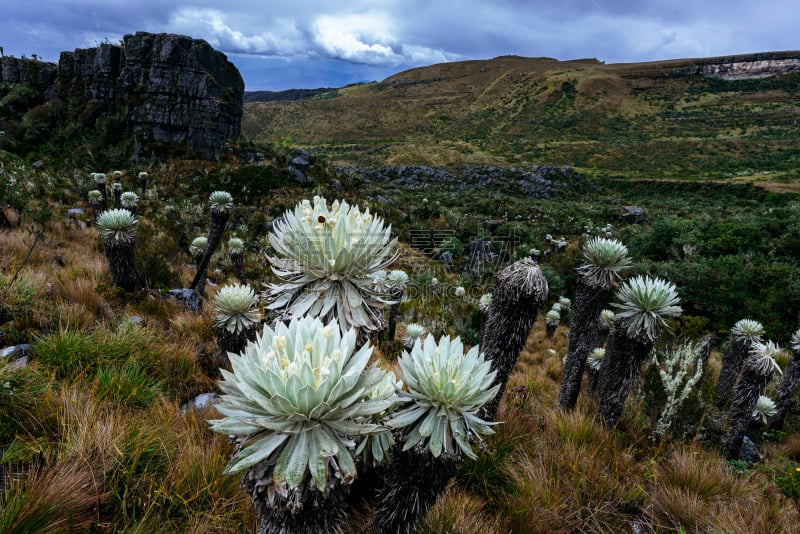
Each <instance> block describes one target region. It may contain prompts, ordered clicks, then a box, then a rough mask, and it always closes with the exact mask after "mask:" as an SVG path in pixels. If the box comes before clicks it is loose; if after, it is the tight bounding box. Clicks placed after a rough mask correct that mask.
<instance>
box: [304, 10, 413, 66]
mask: <svg viewBox="0 0 800 534" xmlns="http://www.w3.org/2000/svg"><path fill="white" fill-rule="evenodd" d="M390 28H391V21H390V19H389V17H388V16H387V15H385V14H382V13H376V12H371V13H354V14H347V15H320V16H318V17H317V18H316V19H315V20H314V22H313V23H312V24H311V32H312V39H313V40H314V42H315V43H316V44H317V45H318V46H319V48H320V49H321V51H323V52H324V53H325V55H328V56H331V57H336V58H341V59H344V60H347V61H354V62H356V63H368V64H379V65H380V64H386V63H393V64H398V63H401V62H402V59H403V58H402V54H401V53H399V50H401V48H400V47H399V46H398V43H397V40H396V39H395V38H394V36H393V35H392V34H391V29H390Z"/></svg>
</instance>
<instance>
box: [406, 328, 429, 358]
mask: <svg viewBox="0 0 800 534" xmlns="http://www.w3.org/2000/svg"><path fill="white" fill-rule="evenodd" d="M423 335H425V327H424V326H422V325H421V324H419V323H409V324H408V325H406V334H405V336H403V346H404V347H405V348H406V350H409V351H410V350H411V349H413V348H414V342H415V341H417V339H419V338H421V337H422V336H423Z"/></svg>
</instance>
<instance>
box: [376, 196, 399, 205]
mask: <svg viewBox="0 0 800 534" xmlns="http://www.w3.org/2000/svg"><path fill="white" fill-rule="evenodd" d="M375 201H376V202H381V203H383V204H390V205H392V206H396V203H395V201H394V200H392V199H391V198H388V197H385V196H383V195H376V196H375Z"/></svg>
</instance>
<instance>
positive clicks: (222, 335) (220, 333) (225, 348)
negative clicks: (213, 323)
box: [217, 328, 257, 370]
mask: <svg viewBox="0 0 800 534" xmlns="http://www.w3.org/2000/svg"><path fill="white" fill-rule="evenodd" d="M256 330H257V329H256V328H248V329H245V330H242V331H241V332H230V331H229V330H228V329H227V328H218V329H217V348H218V349H219V354H218V359H219V362H218V364H219V367H224V368H225V369H228V370H230V364H229V360H228V353H229V352H232V353H234V354H239V353H241V352H242V351H243V350H244V348H245V347H246V346H247V342H248V341H250V340H253V339H255V337H256Z"/></svg>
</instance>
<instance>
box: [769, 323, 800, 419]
mask: <svg viewBox="0 0 800 534" xmlns="http://www.w3.org/2000/svg"><path fill="white" fill-rule="evenodd" d="M789 343H791V345H790V346H791V348H792V358H791V360H789V364H788V365H787V366H786V369H784V371H783V378H782V379H781V384H780V386H778V392H777V393H776V394H775V407H776V413H775V415H774V416H773V417H772V420H771V421H770V427H771V428H772V429H774V430H781V429H782V428H783V423H784V421H785V420H786V416H787V415H788V414H789V412H790V411H791V410H792V408H794V405H795V403H796V401H797V390H798V388H799V387H800V328H798V329H797V330H796V331H795V333H794V334H793V335H792V339H791V341H790V342H789Z"/></svg>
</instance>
